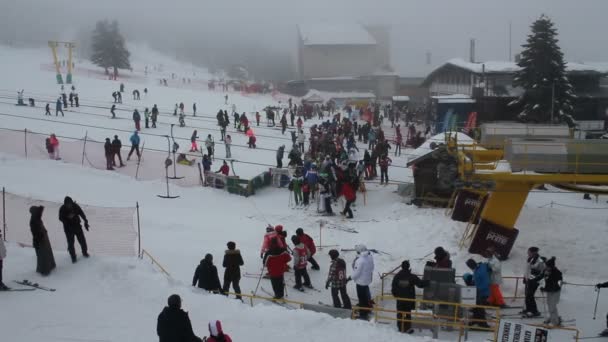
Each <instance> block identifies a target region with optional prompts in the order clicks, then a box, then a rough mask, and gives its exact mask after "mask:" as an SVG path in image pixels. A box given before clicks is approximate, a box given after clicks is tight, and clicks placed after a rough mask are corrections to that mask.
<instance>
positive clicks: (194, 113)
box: [192, 102, 196, 116]
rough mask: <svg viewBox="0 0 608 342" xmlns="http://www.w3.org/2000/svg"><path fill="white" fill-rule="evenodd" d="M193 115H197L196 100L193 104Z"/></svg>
mask: <svg viewBox="0 0 608 342" xmlns="http://www.w3.org/2000/svg"><path fill="white" fill-rule="evenodd" d="M192 116H196V102H194V103H193V104H192Z"/></svg>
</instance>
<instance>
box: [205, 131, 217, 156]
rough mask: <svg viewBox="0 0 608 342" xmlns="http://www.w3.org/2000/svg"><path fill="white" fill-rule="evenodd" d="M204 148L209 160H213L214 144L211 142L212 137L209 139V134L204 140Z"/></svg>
mask: <svg viewBox="0 0 608 342" xmlns="http://www.w3.org/2000/svg"><path fill="white" fill-rule="evenodd" d="M205 147H206V148H207V154H208V155H209V158H210V159H214V154H215V153H214V152H215V151H214V147H215V142H213V137H211V134H208V135H207V139H205Z"/></svg>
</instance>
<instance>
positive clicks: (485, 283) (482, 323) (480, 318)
mask: <svg viewBox="0 0 608 342" xmlns="http://www.w3.org/2000/svg"><path fill="white" fill-rule="evenodd" d="M466 264H467V266H468V267H469V268H470V269H471V271H473V280H474V283H475V288H476V289H477V291H476V296H475V304H477V305H488V297H489V296H490V269H489V267H488V264H486V263H483V262H480V263H477V262H476V261H475V260H473V259H469V260H467V262H466ZM469 325H471V326H472V325H477V326H478V327H479V328H483V329H489V328H490V326H489V325H488V322H487V321H486V310H485V309H483V308H473V321H472V322H471V323H470V324H469Z"/></svg>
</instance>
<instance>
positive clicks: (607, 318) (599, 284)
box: [595, 281, 608, 336]
mask: <svg viewBox="0 0 608 342" xmlns="http://www.w3.org/2000/svg"><path fill="white" fill-rule="evenodd" d="M606 287H608V281H607V282H605V283H598V284H597V285H595V288H596V289H597V291H599V290H600V289H602V288H606ZM606 327H607V328H606V329H604V331H602V332H601V333H600V336H608V314H606Z"/></svg>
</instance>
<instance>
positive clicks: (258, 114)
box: [255, 112, 261, 126]
mask: <svg viewBox="0 0 608 342" xmlns="http://www.w3.org/2000/svg"><path fill="white" fill-rule="evenodd" d="M260 117H261V115H260V112H255V123H256V125H257V126H259V125H260Z"/></svg>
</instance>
